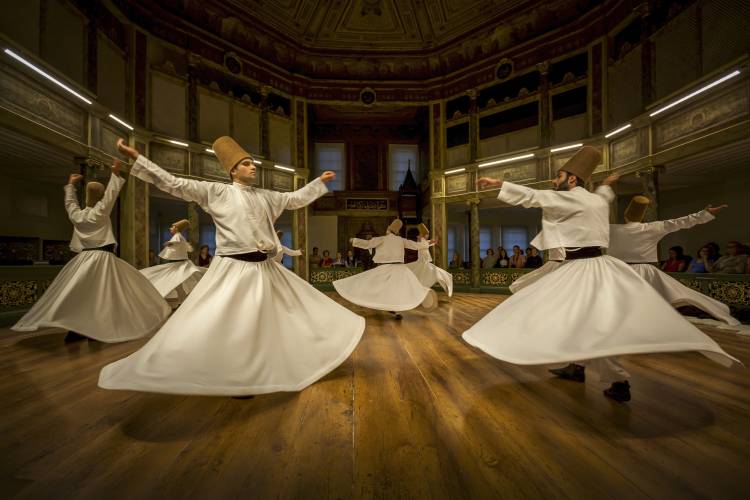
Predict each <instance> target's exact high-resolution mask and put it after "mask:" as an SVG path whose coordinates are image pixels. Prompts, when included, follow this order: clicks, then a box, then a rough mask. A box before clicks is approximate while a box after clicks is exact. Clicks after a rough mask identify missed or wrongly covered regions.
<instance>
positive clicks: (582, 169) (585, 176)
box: [560, 146, 602, 182]
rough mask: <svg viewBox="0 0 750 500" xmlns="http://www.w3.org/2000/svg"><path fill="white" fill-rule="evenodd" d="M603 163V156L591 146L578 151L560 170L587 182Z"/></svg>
mask: <svg viewBox="0 0 750 500" xmlns="http://www.w3.org/2000/svg"><path fill="white" fill-rule="evenodd" d="M601 161H602V154H601V153H600V152H599V150H598V149H596V148H592V147H591V146H584V147H582V148H581V149H579V150H578V151H576V154H574V155H573V157H572V158H571V159H570V160H568V161H567V162H565V165H563V166H562V167H560V170H563V171H565V172H568V173H569V174H572V175H575V176H576V177H578V178H579V179H581V180H582V181H583V182H587V181H588V180H589V179H590V178H591V174H592V173H593V172H594V169H595V168H596V167H597V166H598V165H599V163H601Z"/></svg>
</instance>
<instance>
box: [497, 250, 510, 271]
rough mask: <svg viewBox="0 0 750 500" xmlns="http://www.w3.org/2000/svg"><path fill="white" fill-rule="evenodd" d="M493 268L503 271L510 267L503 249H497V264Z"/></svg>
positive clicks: (506, 253)
mask: <svg viewBox="0 0 750 500" xmlns="http://www.w3.org/2000/svg"><path fill="white" fill-rule="evenodd" d="M495 267H496V268H499V269H505V268H507V267H510V259H508V252H506V251H505V249H504V248H503V247H498V248H497V262H495Z"/></svg>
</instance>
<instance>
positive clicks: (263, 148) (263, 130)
mask: <svg viewBox="0 0 750 500" xmlns="http://www.w3.org/2000/svg"><path fill="white" fill-rule="evenodd" d="M270 92H271V88H270V87H268V86H266V85H263V86H262V87H261V88H260V96H261V98H260V154H261V155H263V157H264V158H266V159H270V156H271V148H270V145H269V137H268V94H269V93H270Z"/></svg>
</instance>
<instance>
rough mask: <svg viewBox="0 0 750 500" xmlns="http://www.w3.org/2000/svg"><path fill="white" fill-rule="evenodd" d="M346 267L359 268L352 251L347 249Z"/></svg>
mask: <svg viewBox="0 0 750 500" xmlns="http://www.w3.org/2000/svg"><path fill="white" fill-rule="evenodd" d="M344 260H345V261H346V267H359V261H358V260H357V259H356V258H355V257H354V250H352V249H349V250H347V251H346V258H345V259H344Z"/></svg>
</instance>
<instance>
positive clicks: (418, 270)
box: [406, 261, 453, 297]
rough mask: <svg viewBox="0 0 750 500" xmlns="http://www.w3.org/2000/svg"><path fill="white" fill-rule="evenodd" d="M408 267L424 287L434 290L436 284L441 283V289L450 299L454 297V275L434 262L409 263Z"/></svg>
mask: <svg viewBox="0 0 750 500" xmlns="http://www.w3.org/2000/svg"><path fill="white" fill-rule="evenodd" d="M406 267H407V268H408V269H409V270H410V271H411V272H413V273H414V276H416V277H417V279H418V280H419V282H420V283H421V284H422V286H426V287H427V288H432V286H433V285H434V284H435V283H439V284H440V287H441V288H442V289H443V290H444V291H445V293H447V294H448V297H451V296H453V275H452V274H451V273H449V272H448V271H446V270H445V269H442V268H440V267H438V266H436V265H435V264H433V263H432V262H420V261H415V262H409V263H408V264H406Z"/></svg>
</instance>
